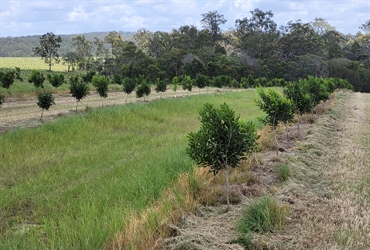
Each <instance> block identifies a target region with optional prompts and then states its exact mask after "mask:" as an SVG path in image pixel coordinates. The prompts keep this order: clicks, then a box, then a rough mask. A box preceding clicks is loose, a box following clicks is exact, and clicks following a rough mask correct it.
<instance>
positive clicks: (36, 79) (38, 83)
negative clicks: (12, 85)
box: [28, 70, 45, 88]
mask: <svg viewBox="0 0 370 250" xmlns="http://www.w3.org/2000/svg"><path fill="white" fill-rule="evenodd" d="M28 82H29V83H33V84H34V85H35V87H36V88H43V87H44V82H45V76H44V74H43V73H42V72H41V71H39V70H32V71H31V74H30V76H29V78H28Z"/></svg>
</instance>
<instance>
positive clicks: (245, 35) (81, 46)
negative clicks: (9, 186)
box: [0, 9, 370, 92]
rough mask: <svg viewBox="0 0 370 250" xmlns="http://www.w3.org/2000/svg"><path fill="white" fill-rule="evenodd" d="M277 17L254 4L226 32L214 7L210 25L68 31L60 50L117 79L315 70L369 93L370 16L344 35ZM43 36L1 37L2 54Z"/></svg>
mask: <svg viewBox="0 0 370 250" xmlns="http://www.w3.org/2000/svg"><path fill="white" fill-rule="evenodd" d="M273 16H274V15H273V13H272V12H271V11H267V12H264V11H262V10H260V9H255V10H254V11H251V12H250V15H249V16H248V17H245V18H243V19H237V20H236V21H235V28H234V29H230V30H227V31H222V30H221V29H220V25H222V24H223V23H225V22H226V19H225V18H224V16H223V15H222V14H220V13H218V12H217V11H210V12H208V13H205V14H203V15H202V20H201V23H202V25H203V29H198V28H197V27H195V26H189V25H184V26H181V27H179V28H178V29H173V30H172V31H171V32H163V31H156V32H151V31H148V30H146V29H141V30H138V31H137V32H136V33H127V32H126V33H123V32H116V31H113V32H109V33H108V32H106V33H104V32H98V33H87V34H82V35H62V36H61V38H62V42H61V44H60V49H59V50H58V53H59V54H60V55H61V58H62V61H61V63H65V64H67V65H68V69H69V70H71V71H72V70H79V69H81V70H87V71H91V72H97V73H99V74H102V75H105V76H107V77H109V78H110V79H111V80H112V82H116V83H121V82H122V79H125V78H140V77H142V76H145V77H146V78H147V79H148V81H150V82H155V81H157V80H161V81H167V82H168V83H170V82H171V81H172V79H173V78H174V77H175V76H177V77H179V76H182V75H187V76H190V77H191V78H192V79H196V77H197V75H198V77H199V76H201V77H206V78H204V79H205V80H207V79H209V80H211V79H215V78H216V80H215V81H212V85H215V86H217V85H218V84H221V86H233V85H235V84H236V85H239V86H233V87H251V86H254V85H258V84H261V82H257V83H256V82H255V81H254V79H257V78H258V79H259V81H262V84H261V85H265V84H263V82H264V81H266V82H268V81H272V80H273V79H284V80H285V81H296V80H299V79H302V78H306V77H307V76H309V75H312V76H316V77H324V78H326V77H338V78H342V79H346V80H348V81H349V82H350V83H351V84H352V85H353V86H354V89H355V90H356V91H363V92H370V84H369V81H370V63H369V55H370V39H369V38H370V20H369V21H367V22H366V23H365V24H363V25H362V26H361V27H359V28H360V29H361V31H360V32H358V33H357V34H355V35H344V34H341V33H340V32H338V31H336V28H335V27H333V26H331V25H330V24H329V23H328V22H327V21H326V20H325V19H322V18H316V19H315V20H314V21H313V22H311V23H302V22H301V21H300V20H297V21H290V22H288V23H287V24H286V25H285V26H282V27H277V25H276V23H275V22H274V20H273ZM39 38H40V36H30V37H14V38H12V37H7V38H0V56H1V57H21V56H22V57H24V56H36V55H35V53H34V49H35V47H37V46H38V45H39ZM217 78H218V80H217ZM233 80H235V81H234V82H233ZM273 81H275V80H273ZM276 81H278V80H276ZM218 82H219V83H218ZM274 85H279V84H276V83H274ZM221 86H217V87H221Z"/></svg>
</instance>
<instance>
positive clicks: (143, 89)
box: [136, 79, 151, 101]
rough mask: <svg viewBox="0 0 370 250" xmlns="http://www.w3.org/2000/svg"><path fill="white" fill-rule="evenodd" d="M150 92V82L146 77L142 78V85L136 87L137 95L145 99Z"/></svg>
mask: <svg viewBox="0 0 370 250" xmlns="http://www.w3.org/2000/svg"><path fill="white" fill-rule="evenodd" d="M150 92H151V88H150V84H149V83H148V82H147V80H146V79H142V80H141V82H140V85H139V86H137V88H136V97H137V98H141V97H144V101H145V96H148V95H150Z"/></svg>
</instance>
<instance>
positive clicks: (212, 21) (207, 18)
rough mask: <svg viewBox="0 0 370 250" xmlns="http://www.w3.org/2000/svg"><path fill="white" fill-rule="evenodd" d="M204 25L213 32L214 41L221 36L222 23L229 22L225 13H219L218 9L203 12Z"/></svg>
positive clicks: (202, 21)
mask: <svg viewBox="0 0 370 250" xmlns="http://www.w3.org/2000/svg"><path fill="white" fill-rule="evenodd" d="M202 17H203V18H202V20H201V23H202V26H203V28H204V29H206V30H208V31H209V32H210V33H211V34H212V39H213V41H217V40H219V39H220V38H221V28H220V25H221V24H224V23H226V22H227V20H226V19H225V17H224V15H222V14H220V13H218V11H216V10H215V11H209V12H207V13H204V14H202Z"/></svg>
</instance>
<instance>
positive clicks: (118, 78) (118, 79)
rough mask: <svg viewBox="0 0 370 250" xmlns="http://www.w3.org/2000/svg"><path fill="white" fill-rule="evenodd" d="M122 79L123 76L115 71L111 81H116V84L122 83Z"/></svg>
mask: <svg viewBox="0 0 370 250" xmlns="http://www.w3.org/2000/svg"><path fill="white" fill-rule="evenodd" d="M122 80H123V77H122V75H121V74H119V73H115V74H114V75H113V82H114V83H116V84H122Z"/></svg>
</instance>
